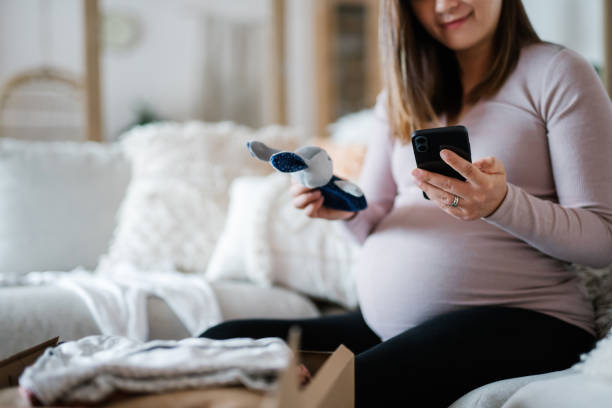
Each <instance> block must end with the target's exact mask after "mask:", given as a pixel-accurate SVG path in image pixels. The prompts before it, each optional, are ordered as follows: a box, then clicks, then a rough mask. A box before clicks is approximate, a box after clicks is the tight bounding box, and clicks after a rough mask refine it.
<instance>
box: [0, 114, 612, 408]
mask: <svg viewBox="0 0 612 408" xmlns="http://www.w3.org/2000/svg"><path fill="white" fill-rule="evenodd" d="M228 135H231V136H228ZM234 137H235V138H236V140H237V142H236V141H234V140H233V139H231V138H234ZM206 138H209V139H210V141H211V142H210V144H211V146H212V145H214V143H217V144H216V145H215V146H214V149H213V148H209V146H208V143H204V144H202V143H201V140H202V139H206ZM228 138H230V139H228ZM247 138H258V139H260V140H261V139H264V140H269V141H270V143H272V144H274V143H277V144H278V143H280V144H283V145H284V146H287V148H291V146H292V145H293V146H295V145H297V144H299V143H301V142H302V140H303V139H300V137H299V136H298V135H295V134H292V133H291V131H288V130H283V129H279V128H273V129H267V130H264V131H260V132H253V131H251V130H249V129H246V128H242V127H236V126H234V125H231V124H217V125H206V126H204V125H203V124H194V123H192V124H185V125H183V124H164V125H156V126H153V127H151V126H149V127H145V128H142V129H137V130H135V131H134V132H132V134H131V136H130V135H128V137H126V138H124V139H123V142H122V143H115V144H94V143H83V144H77V143H61V142H59V143H58V142H55V143H52V144H49V143H43V142H18V141H10V140H2V139H0V197H1V198H0V277H4V286H0V327H1V330H0V360H1V359H2V358H4V357H6V356H8V355H10V354H12V353H14V352H16V351H19V350H22V349H25V348H27V347H29V346H32V345H34V344H37V343H39V342H41V341H43V340H46V339H49V338H51V337H55V336H59V337H60V338H61V339H62V340H73V339H78V338H80V337H83V336H86V335H90V334H98V333H100V328H99V327H98V325H97V324H96V322H95V321H94V319H93V317H92V315H91V313H90V310H89V309H88V307H87V305H86V304H85V303H84V302H83V300H82V298H81V297H79V296H78V294H76V293H75V292H74V291H71V290H68V289H66V288H65V287H60V286H55V285H52V284H51V285H50V284H45V285H38V286H25V287H23V286H22V287H16V286H8V284H7V283H6V282H9V281H10V279H7V277H10V276H22V274H25V273H28V272H31V271H50V270H51V271H53V270H54V271H58V270H59V271H70V270H72V269H73V268H75V267H77V266H81V267H84V268H86V269H89V270H95V269H96V268H97V269H98V270H102V269H112V268H113V267H114V266H116V265H118V264H119V263H120V262H124V261H126V259H127V261H129V262H130V263H131V264H133V265H136V266H137V267H138V268H141V269H142V270H143V271H145V273H146V271H147V270H148V269H151V268H162V269H163V268H168V267H171V268H175V269H177V270H180V271H181V272H186V273H190V274H192V275H193V274H195V275H197V274H202V275H206V274H209V277H210V278H212V283H211V287H212V289H213V291H214V294H215V297H216V299H217V300H218V303H219V309H220V312H221V316H222V320H228V319H236V318H249V317H276V318H284V317H286V318H296V317H314V316H318V315H320V314H321V313H335V312H342V311H343V310H346V309H349V308H352V307H354V306H356V296H355V293H354V288H353V286H352V284H351V282H350V279H349V277H350V262H351V260H352V259H354V250H355V248H354V247H353V246H352V245H354V244H352V243H349V241H344V240H342V239H340V238H339V237H338V236H337V235H334V234H336V232H337V231H336V230H335V229H333V227H329V225H330V223H324V222H323V224H316V222H317V221H316V220H315V221H312V220H308V219H306V218H304V219H300V218H298V217H296V216H295V214H294V213H286V214H285V212H287V211H291V210H290V209H288V207H290V205H288V204H287V201H288V198H287V197H286V196H283V195H282V194H283V191H284V190H286V188H285V185H284V184H283V183H284V181H282V180H281V179H279V178H275V176H268V177H266V178H264V177H263V176H264V175H265V174H266V173H267V172H268V171H269V169H268V168H265V167H259V168H257V167H251V166H252V165H251V163H250V162H248V161H244V159H243V158H242V156H240V153H237V152H240V150H237V149H239V148H238V147H236V146H242V145H243V142H244V140H245V139H247ZM266 138H267V139H266ZM182 143H184V144H185V145H186V146H185V147H184V148H178V149H177V148H176V146H177V145H180V144H182ZM204 146H205V147H204ZM244 153H245V156H246V150H245V152H244ZM247 157H248V156H247ZM249 160H250V159H249ZM207 162H215V163H216V165H215V166H212V167H211V166H209V165H208V164H207ZM194 163H195V164H197V165H194ZM194 174H196V176H197V177H195V178H193V175H194ZM244 176H253V177H255V178H252V179H249V178H243V177H244ZM190 177H192V178H190ZM238 178H240V180H238ZM160 179H163V180H166V182H165V183H162V185H161V186H160V185H157V184H155V185H154V183H152V180H160ZM185 180H186V181H185ZM232 181H236V182H235V183H234V184H231V183H232ZM230 184H231V185H232V189H231V192H232V194H231V197H233V199H234V201H232V202H230V195H228V189H229V188H230ZM194 186H195V187H194ZM191 188H193V189H194V190H193V191H197V192H198V194H194V193H193V191H191V190H189V189H191ZM203 193H205V194H203ZM259 193H261V194H259ZM160 195H168V196H171V198H170V199H169V200H168V201H167V202H165V201H164V198H163V197H160ZM209 196H214V197H215V200H216V203H213V204H211V203H209V202H207V201H206V202H205V203H204V204H203V202H200V201H197V200H208V197H209ZM193 197H196V201H195V203H194V204H193V205H192V207H193V208H192V207H190V206H188V205H187V204H186V203H185V202H186V201H188V200H192V199H194V198H193ZM283 200H284V201H283ZM160 202H161V204H160ZM271 202H272V204H271ZM283 202H284V203H285V204H283ZM162 204H163V205H162ZM173 205H174V206H177V205H179V206H180V207H179V208H180V214H179V215H176V216H174V215H173V216H172V217H169V216H168V213H172V211H169V210H168V209H169V208H171V207H172V206H173ZM202 206H204V207H206V211H208V213H203V214H194V213H193V211H200V209H201V207H202ZM215 206H217V207H215ZM223 206H225V207H223ZM220 207H223V208H221V210H219V208H220ZM232 207H235V208H233V209H232ZM194 208H195V209H194ZM228 208H229V210H228ZM215 211H220V212H215ZM228 211H229V212H228ZM174 212H179V211H178V210H176V211H174ZM155 214H161V215H159V218H163V217H165V218H164V220H165V221H164V222H161V221H160V219H158V218H155ZM163 214H166V215H163ZM211 214H213V215H215V217H217V218H215V219H211ZM296 220H297V221H296ZM226 221H227V222H226ZM198 222H201V224H198ZM313 222H314V223H315V224H313ZM177 223H180V225H183V224H190V223H193V224H194V225H196V226H197V228H192V229H191V230H189V229H180V230H178V229H177ZM211 225H212V227H211ZM223 225H225V227H223ZM323 225H325V226H323ZM223 228H225V229H223ZM325 228H332V229H325ZM200 229H202V230H207V231H206V234H208V235H206V234H204V235H201V231H200ZM287 231H290V234H288V235H287V234H285V233H286V232H287ZM190 234H191V235H190ZM301 234H302V235H303V234H308V237H309V240H311V241H313V242H314V247H311V248H309V247H308V245H305V244H303V242H304V240H303V239H301V238H300V237H301V236H302V235H301ZM192 236H193V237H194V240H196V241H197V243H198V245H199V246H196V247H195V249H194V248H192V249H191V251H187V250H185V249H184V248H183V247H184V246H185V245H183V243H185V242H187V240H188V239H190V238H191V237H192ZM288 237H290V238H288ZM211 240H212V241H211ZM217 241H218V242H217ZM211 242H212V244H214V246H215V247H214V248H213V247H210V245H209V244H210V243H211ZM274 242H279V243H278V244H276V246H273V243H274ZM217 244H218V245H217ZM207 245H208V246H207ZM315 250H317V251H327V252H326V253H325V256H321V257H319V258H321V259H323V258H324V259H325V260H326V261H325V262H326V263H323V262H321V261H320V260H318V259H317V257H316V256H313V251H315ZM298 252H299V253H298ZM202 253H205V254H206V256H203V255H202ZM147 254H149V256H147ZM296 259H297V261H296ZM313 259H314V260H316V261H317V262H312V260H313ZM209 260H210V261H211V262H210V264H209V262H208V261H209ZM204 261H205V262H204ZM309 261H310V262H311V263H309ZM208 266H211V267H210V268H208V270H207V267H208ZM300 268H305V269H300ZM305 271H308V272H305ZM147 316H148V324H149V338H150V339H179V338H184V337H187V336H189V335H190V333H189V332H188V331H187V329H186V328H185V326H184V325H183V324H182V323H181V321H180V319H178V318H177V316H176V315H175V314H174V313H173V311H172V310H171V309H170V308H169V307H168V305H167V304H166V303H165V302H163V301H162V300H161V299H160V298H158V297H155V296H152V297H150V298H148V300H147ZM610 362H611V364H610V366H612V360H610ZM590 378H591V377H589V376H588V375H587V374H584V373H583V372H581V371H579V370H576V369H570V370H566V371H563V372H557V373H549V374H544V375H541V376H531V377H524V378H518V379H509V380H504V381H500V382H497V383H493V384H489V385H487V386H484V387H481V388H479V389H476V390H474V391H472V392H470V393H468V394H467V395H465V396H463V397H462V398H461V399H459V400H458V401H457V402H455V403H454V404H453V405H452V408H467V407H470V408H493V407H502V406H503V407H505V408H518V407H532V406H534V407H535V406H558V407H561V406H563V405H547V404H544V402H543V401H546V395H545V394H546V392H548V391H544V390H548V389H555V387H556V386H557V385H556V383H555V381H561V382H564V381H565V382H567V381H569V382H570V383H571V384H583V383H589V381H591V380H590ZM573 379H575V381H573ZM541 380H546V381H541ZM536 381H537V384H538V386H536V385H535V384H536ZM531 384H533V386H531ZM546 387H549V388H546ZM564 388H565V386H564ZM596 388H597V387H596ZM566 389H567V388H566ZM541 390H542V391H541ZM519 391H520V392H519ZM593 392H594V393H596V394H597V395H596V396H594V397H593V398H594V399H591V400H590V401H591V403H592V404H591V405H589V406H590V407H598V406H602V407H603V406H604V405H601V404H600V403H601V401H603V399H602V398H610V400H609V401H612V381H610V382H608V383H605V382H603V384H599V386H598V388H597V390H595V391H593ZM554 395H556V394H554ZM554 395H553V394H551V398H552V397H553V396H554ZM594 395H595V394H594ZM585 398H587V399H588V398H589V395H586V396H585ZM530 401H539V403H540V402H541V404H540V405H533V404H531V405H529V404H530ZM551 401H552V399H551ZM575 401H577V400H575ZM585 401H586V400H585ZM606 401H608V400H606ZM557 403H560V402H558V401H556V400H555V404H557ZM504 404H505V405H504ZM542 404H544V405H542ZM597 404H600V405H597ZM605 406H612V403H611V404H610V405H605Z"/></svg>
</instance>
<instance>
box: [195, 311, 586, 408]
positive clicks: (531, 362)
mask: <svg viewBox="0 0 612 408" xmlns="http://www.w3.org/2000/svg"><path fill="white" fill-rule="evenodd" d="M292 325H297V326H300V327H301V329H302V348H303V349H305V350H322V351H333V350H335V349H336V348H337V347H338V345H340V344H344V345H345V346H347V347H348V348H349V349H350V350H351V351H353V353H355V355H356V356H355V403H356V406H357V407H359V408H363V407H382V406H389V407H391V406H393V407H407V406H410V407H419V408H421V407H422V408H428V407H433V408H437V407H448V406H449V405H450V404H452V403H453V401H455V400H456V399H458V398H459V397H461V396H462V395H463V394H465V393H467V392H469V391H470V390H473V389H474V388H477V387H479V386H481V385H484V384H487V383H490V382H493V381H497V380H501V379H504V378H511V377H519V376H525V375H531V374H539V373H544V372H548V371H556V370H562V369H566V368H569V367H570V366H571V365H572V364H574V363H575V362H577V361H578V360H579V356H580V354H581V353H583V352H586V351H588V350H589V349H590V348H591V347H592V346H593V344H594V342H595V338H594V337H593V336H592V335H591V334H590V333H588V332H586V331H585V330H583V329H580V328H578V327H576V326H574V325H571V324H569V323H566V322H564V321H562V320H559V319H556V318H554V317H551V316H548V315H545V314H542V313H538V312H534V311H531V310H526V309H518V308H506V307H488V306H483V307H474V308H469V309H464V310H460V311H455V312H451V313H447V314H443V315H440V316H437V317H434V318H433V319H431V320H429V321H426V322H424V323H422V324H421V325H419V326H417V327H414V328H412V329H409V330H406V331H404V332H402V333H400V334H398V335H397V336H395V337H392V338H390V339H388V340H387V341H385V342H381V340H380V338H379V337H378V336H377V335H376V334H375V333H374V332H373V331H372V330H371V329H370V328H369V327H368V326H367V324H366V323H365V321H364V320H363V317H362V315H361V313H360V312H359V311H355V312H350V313H346V314H341V315H331V316H324V317H319V318H312V319H301V320H279V319H249V320H233V321H227V322H224V323H221V324H219V325H217V326H215V327H211V328H210V329H208V330H207V331H205V332H204V333H203V334H202V335H201V337H208V338H212V339H227V338H233V337H252V338H262V337H281V338H287V333H288V329H289V327H290V326H292Z"/></svg>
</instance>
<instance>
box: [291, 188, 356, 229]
mask: <svg viewBox="0 0 612 408" xmlns="http://www.w3.org/2000/svg"><path fill="white" fill-rule="evenodd" d="M291 183H292V184H291V189H290V191H291V195H292V196H293V206H294V207H295V208H297V209H300V210H304V212H305V213H306V215H307V216H308V217H310V218H323V219H325V220H346V219H348V218H351V217H352V216H353V215H354V214H355V213H354V212H352V211H342V210H334V209H332V208H327V207H325V206H323V195H322V194H321V190H318V189H316V188H315V189H312V188H308V187H304V186H303V185H301V184H298V183H296V182H295V181H293V180H291Z"/></svg>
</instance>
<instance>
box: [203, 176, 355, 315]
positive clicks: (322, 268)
mask: <svg viewBox="0 0 612 408" xmlns="http://www.w3.org/2000/svg"><path fill="white" fill-rule="evenodd" d="M289 187H290V177H289V176H287V175H284V174H272V175H270V176H267V177H247V178H239V179H236V180H235V181H234V183H233V184H232V186H231V204H230V209H229V214H228V219H227V223H226V225H225V229H224V231H223V234H222V236H221V238H220V239H219V243H218V245H217V247H216V248H215V251H214V254H213V256H212V258H211V262H210V264H209V269H208V272H207V277H208V278H209V279H211V280H224V279H244V280H251V281H253V282H255V283H258V284H260V285H279V286H284V287H288V288H291V289H294V290H296V291H298V292H301V293H303V294H306V295H309V296H312V297H315V298H320V299H326V300H330V301H333V302H337V303H339V304H341V305H343V306H345V307H348V308H353V307H355V306H356V305H357V294H356V289H355V282H354V279H353V276H352V273H351V269H352V265H353V264H354V262H355V258H356V255H357V251H358V246H357V245H356V244H355V243H354V242H353V241H352V240H351V239H350V238H349V236H348V235H347V233H346V232H345V231H344V230H343V228H344V227H343V226H342V225H341V223H340V222H339V221H327V220H320V219H311V218H308V217H307V216H306V215H305V214H304V213H303V212H302V211H300V210H297V209H296V208H294V207H293V204H292V197H291V194H290V192H289Z"/></svg>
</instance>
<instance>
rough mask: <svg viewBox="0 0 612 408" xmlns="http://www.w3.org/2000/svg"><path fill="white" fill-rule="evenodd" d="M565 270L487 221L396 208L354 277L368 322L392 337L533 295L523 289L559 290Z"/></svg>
mask: <svg viewBox="0 0 612 408" xmlns="http://www.w3.org/2000/svg"><path fill="white" fill-rule="evenodd" d="M432 210H433V211H432ZM525 265H529V267H526V266H525ZM559 268H560V265H559V263H558V262H556V261H554V260H552V259H551V258H549V257H546V256H544V255H542V254H541V253H539V252H538V251H536V250H533V249H532V248H531V247H529V246H528V245H526V244H525V243H523V242H522V241H520V240H518V239H516V238H514V237H512V236H510V235H509V234H507V233H505V232H503V231H501V230H499V229H498V228H496V227H494V226H491V225H489V224H488V223H486V222H485V221H482V220H479V221H472V222H463V221H459V220H456V219H454V218H452V217H450V216H449V215H447V214H445V213H443V212H442V211H440V210H439V209H437V208H433V209H429V208H427V209H423V210H421V211H418V212H416V213H415V211H414V210H413V211H409V210H408V209H406V208H396V209H394V210H393V211H392V212H391V213H390V214H389V215H388V216H387V217H386V218H385V219H383V221H382V222H381V223H380V224H379V225H378V227H377V228H376V230H375V231H374V232H373V233H372V234H371V235H370V236H369V237H368V239H367V240H366V242H365V244H364V246H363V248H362V251H361V252H360V255H359V260H358V262H357V266H356V269H355V276H356V280H357V290H358V294H359V301H360V307H361V310H362V313H363V315H364V318H365V320H366V321H367V323H368V324H369V325H370V327H371V328H372V329H373V330H374V331H375V332H376V333H377V334H378V335H379V336H380V337H381V338H383V339H384V340H386V339H388V338H389V337H392V336H393V335H396V334H399V333H400V332H402V331H404V330H406V329H408V328H411V327H413V326H415V325H418V324H420V323H422V322H423V321H425V320H427V319H428V318H431V317H433V316H435V315H437V314H440V313H444V312H447V311H450V310H455V309H457V308H461V307H465V306H475V305H487V304H510V303H512V301H514V300H516V299H517V293H520V292H521V291H523V296H527V297H528V296H530V294H529V291H527V292H525V291H524V288H534V287H546V286H550V285H554V280H555V279H560V277H559V276H556V277H555V275H554V274H551V271H559ZM534 295H535V294H534ZM538 296H539V295H538Z"/></svg>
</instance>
